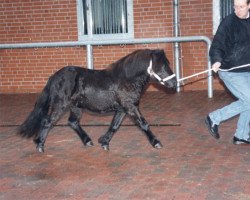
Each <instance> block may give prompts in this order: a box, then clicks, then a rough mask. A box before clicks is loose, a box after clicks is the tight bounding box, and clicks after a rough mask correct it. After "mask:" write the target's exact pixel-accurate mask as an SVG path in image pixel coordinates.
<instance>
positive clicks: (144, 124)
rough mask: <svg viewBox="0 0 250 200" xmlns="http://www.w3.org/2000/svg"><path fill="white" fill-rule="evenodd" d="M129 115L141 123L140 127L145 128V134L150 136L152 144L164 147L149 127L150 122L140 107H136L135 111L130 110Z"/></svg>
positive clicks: (149, 139) (158, 147)
mask: <svg viewBox="0 0 250 200" xmlns="http://www.w3.org/2000/svg"><path fill="white" fill-rule="evenodd" d="M128 113H129V115H130V116H131V117H132V118H133V119H134V120H135V122H136V123H137V124H138V125H139V127H140V128H141V129H142V130H143V132H144V133H145V135H146V136H147V138H148V141H149V142H150V144H151V145H152V146H153V147H154V148H157V149H160V148H162V144H161V142H160V141H159V140H158V139H157V138H156V137H155V136H154V134H153V133H152V131H151V130H150V128H149V124H148V123H147V121H146V120H145V119H144V118H143V117H142V115H141V113H140V111H139V109H138V108H134V109H133V111H132V112H131V111H130V112H128Z"/></svg>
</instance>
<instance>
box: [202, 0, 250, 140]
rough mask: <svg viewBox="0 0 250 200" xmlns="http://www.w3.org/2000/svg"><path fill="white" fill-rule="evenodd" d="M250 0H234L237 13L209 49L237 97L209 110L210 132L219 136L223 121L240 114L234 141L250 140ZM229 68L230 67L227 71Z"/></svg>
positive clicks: (215, 68)
mask: <svg viewBox="0 0 250 200" xmlns="http://www.w3.org/2000/svg"><path fill="white" fill-rule="evenodd" d="M249 11H250V0H234V13H232V14H230V15H229V16H227V17H226V18H225V19H224V20H223V21H222V22H221V24H220V26H219V28H218V30H217V32H216V34H215V37H214V39H213V42H212V45H211V49H210V52H209V55H210V58H211V63H212V69H213V71H214V72H218V74H219V77H220V79H221V80H222V81H223V82H224V84H225V86H226V87H227V88H228V89H229V91H230V92H231V93H232V94H233V95H234V96H235V97H236V98H237V99H238V100H237V101H235V102H233V103H231V104H229V105H227V106H225V107H223V108H221V109H218V110H215V111H214V112H211V113H209V115H208V116H207V117H206V119H205V123H206V125H207V127H208V130H209V132H210V134H211V135H212V136H213V137H214V138H216V139H219V138H220V135H219V131H218V127H219V125H220V123H221V122H223V121H225V120H227V119H230V118H232V117H234V116H236V115H239V120H238V123H237V129H236V132H235V134H234V137H233V143H234V144H250V67H249V66H248V67H244V68H237V69H235V67H236V66H241V65H246V64H249V65H250V17H249ZM226 70H227V71H226Z"/></svg>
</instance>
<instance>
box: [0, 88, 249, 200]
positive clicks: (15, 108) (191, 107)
mask: <svg viewBox="0 0 250 200" xmlns="http://www.w3.org/2000/svg"><path fill="white" fill-rule="evenodd" d="M35 99H36V95H35V94H20V95H3V94H2V95H0V148H1V151H0V159H1V161H0V162H1V168H0V174H1V175H0V199H3V200H12V199H13V200H16V199H19V200H27V199H32V200H33V199H52V200H53V199H67V200H72V199H90V200H91V199H102V200H116V199H117V200H123V199H150V200H151V199H155V200H158V199H159V200H161V199H162V200H163V199H164V200H248V199H250V187H249V186H250V151H249V150H250V149H249V148H250V147H249V146H247V145H241V146H235V145H233V144H232V143H231V140H232V136H233V130H234V129H235V126H236V120H237V119H236V118H235V119H231V120H229V121H227V122H226V123H223V124H222V125H221V126H220V132H221V139H220V140H215V139H213V138H212V137H211V136H210V135H209V134H208V132H207V130H206V128H205V127H204V123H203V120H204V116H205V115H206V114H207V113H208V112H209V111H212V110H214V109H216V108H218V107H221V106H223V105H225V104H227V103H229V102H231V101H233V99H232V98H231V97H230V96H229V95H228V94H226V92H223V91H217V92H215V94H214V98H213V99H208V98H207V92H205V91H200V92H182V93H179V94H166V93H163V92H147V93H146V94H145V95H144V96H143V98H142V101H141V105H140V108H141V112H142V113H143V115H144V117H145V118H146V119H147V121H148V122H149V123H150V124H154V125H155V124H160V125H162V126H152V127H151V129H152V131H153V132H154V134H155V135H156V136H157V137H158V139H160V141H161V143H162V144H163V148H162V149H160V150H157V149H153V148H152V147H151V146H150V145H149V143H148V141H147V140H146V138H145V136H144V135H143V134H142V132H141V131H140V130H139V129H138V128H137V127H135V126H131V125H132V124H133V123H132V122H131V121H130V119H128V118H126V119H125V120H124V122H123V126H122V127H121V128H120V129H119V130H118V132H117V134H116V135H115V136H114V138H113V139H112V141H111V143H110V151H109V152H105V151H104V150H103V149H102V148H101V147H100V145H99V144H98V142H97V140H98V138H99V137H100V136H101V135H102V134H103V133H104V132H105V130H107V126H100V125H103V124H108V123H109V122H110V120H111V116H107V115H103V116H98V115H93V114H89V113H86V114H85V115H84V116H83V119H82V122H81V123H82V124H83V125H89V126H84V129H85V130H86V131H87V132H88V133H89V135H90V136H91V137H92V140H93V142H94V144H95V146H94V147H90V148H87V147H83V145H82V144H81V141H80V139H79V138H78V137H77V135H76V134H74V132H73V131H72V130H71V129H70V128H69V127H67V126H63V125H65V124H66V122H67V114H66V115H65V116H64V117H63V118H62V119H61V120H60V121H59V122H58V124H59V125H60V126H56V127H55V128H54V129H52V131H51V132H50V135H49V137H48V139H47V142H46V146H45V153H44V154H39V153H37V152H36V151H35V146H34V144H33V142H32V141H31V140H26V139H22V138H20V137H18V136H16V135H15V129H16V126H13V125H18V124H20V123H21V122H22V121H23V120H24V118H25V117H26V116H27V114H28V113H29V111H30V110H31V109H32V107H33V105H34V101H35ZM95 124H99V126H93V125H95ZM90 125H92V126H90ZM173 125H176V126H173Z"/></svg>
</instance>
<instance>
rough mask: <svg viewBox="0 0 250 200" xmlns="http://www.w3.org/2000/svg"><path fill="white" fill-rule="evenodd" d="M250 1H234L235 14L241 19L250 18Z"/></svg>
mask: <svg viewBox="0 0 250 200" xmlns="http://www.w3.org/2000/svg"><path fill="white" fill-rule="evenodd" d="M249 9H250V0H234V12H235V14H236V15H237V17H239V18H240V19H246V18H247V17H249Z"/></svg>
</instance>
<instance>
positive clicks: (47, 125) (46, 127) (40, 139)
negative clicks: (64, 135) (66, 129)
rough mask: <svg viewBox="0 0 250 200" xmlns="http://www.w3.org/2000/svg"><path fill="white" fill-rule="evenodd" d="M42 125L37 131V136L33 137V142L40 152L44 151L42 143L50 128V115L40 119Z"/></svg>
mask: <svg viewBox="0 0 250 200" xmlns="http://www.w3.org/2000/svg"><path fill="white" fill-rule="evenodd" d="M41 123H42V127H41V129H40V131H39V133H38V138H36V139H34V142H35V144H36V145H37V146H36V148H37V150H38V151H39V152H40V153H43V152H44V144H45V141H46V138H47V136H48V133H49V131H50V129H51V128H52V123H51V120H50V117H49V116H48V117H46V118H44V119H43V120H42V122H41Z"/></svg>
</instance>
